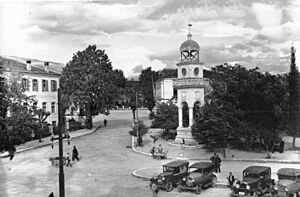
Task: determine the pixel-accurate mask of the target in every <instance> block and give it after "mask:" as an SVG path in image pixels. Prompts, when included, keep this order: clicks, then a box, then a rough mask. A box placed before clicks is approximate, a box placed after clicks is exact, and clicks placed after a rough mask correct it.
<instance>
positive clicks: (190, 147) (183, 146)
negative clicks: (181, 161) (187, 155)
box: [168, 142, 203, 150]
mask: <svg viewBox="0 0 300 197" xmlns="http://www.w3.org/2000/svg"><path fill="white" fill-rule="evenodd" d="M168 144H169V145H171V146H176V147H182V148H186V149H190V150H192V149H197V148H201V147H203V146H202V145H193V146H189V145H183V144H176V143H172V142H169V143H168Z"/></svg>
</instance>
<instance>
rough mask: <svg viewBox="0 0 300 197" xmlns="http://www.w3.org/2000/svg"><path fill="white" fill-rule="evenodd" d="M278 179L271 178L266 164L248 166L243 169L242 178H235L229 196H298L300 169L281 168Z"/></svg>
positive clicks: (299, 194)
mask: <svg viewBox="0 0 300 197" xmlns="http://www.w3.org/2000/svg"><path fill="white" fill-rule="evenodd" d="M277 176H278V181H276V182H275V180H274V179H271V168H270V167H268V166H250V167H247V168H246V169H245V170H244V171H243V180H242V181H239V180H237V181H236V183H235V185H234V186H233V187H232V193H231V196H233V197H241V196H247V197H249V196H264V197H266V196H273V197H300V169H294V168H281V169H279V170H278V171H277Z"/></svg>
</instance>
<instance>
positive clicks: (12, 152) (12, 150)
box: [8, 144, 16, 160]
mask: <svg viewBox="0 0 300 197" xmlns="http://www.w3.org/2000/svg"><path fill="white" fill-rule="evenodd" d="M8 153H9V160H12V159H13V158H14V156H15V153H16V147H15V146H14V145H13V144H10V145H9V148H8Z"/></svg>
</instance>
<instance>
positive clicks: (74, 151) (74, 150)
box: [72, 146, 79, 161]
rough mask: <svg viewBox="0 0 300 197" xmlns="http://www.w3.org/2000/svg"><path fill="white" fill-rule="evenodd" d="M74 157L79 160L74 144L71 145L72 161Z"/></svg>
mask: <svg viewBox="0 0 300 197" xmlns="http://www.w3.org/2000/svg"><path fill="white" fill-rule="evenodd" d="M75 159H77V161H79V153H78V150H77V148H76V146H74V147H73V153H72V161H74V160H75Z"/></svg>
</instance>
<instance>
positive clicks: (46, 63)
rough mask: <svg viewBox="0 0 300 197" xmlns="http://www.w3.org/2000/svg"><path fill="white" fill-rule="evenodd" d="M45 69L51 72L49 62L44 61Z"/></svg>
mask: <svg viewBox="0 0 300 197" xmlns="http://www.w3.org/2000/svg"><path fill="white" fill-rule="evenodd" d="M44 67H45V71H46V72H47V73H48V72H49V62H44Z"/></svg>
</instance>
